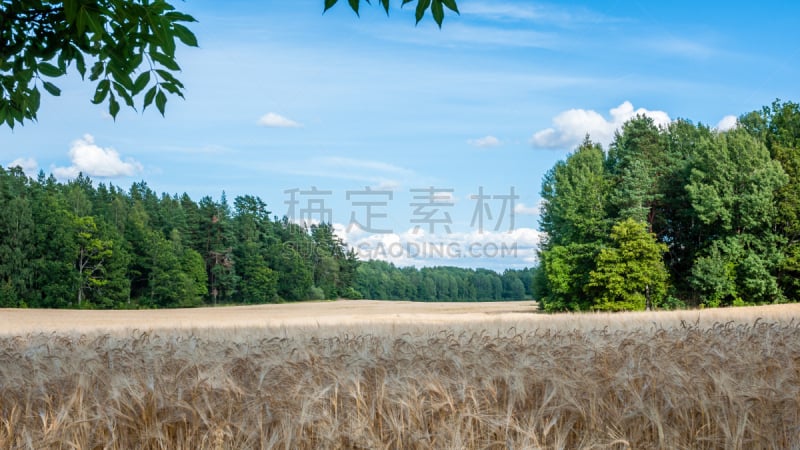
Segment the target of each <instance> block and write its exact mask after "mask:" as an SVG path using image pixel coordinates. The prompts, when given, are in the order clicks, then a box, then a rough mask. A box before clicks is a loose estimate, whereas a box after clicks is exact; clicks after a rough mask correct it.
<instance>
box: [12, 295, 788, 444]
mask: <svg viewBox="0 0 800 450" xmlns="http://www.w3.org/2000/svg"><path fill="white" fill-rule="evenodd" d="M327 305H332V306H327ZM372 305H373V304H372V303H365V304H364V307H365V308H367V309H366V310H365V311H367V310H368V309H369V308H370V307H372ZM384 305H385V304H384ZM512 305H513V304H512ZM512 305H505V306H503V305H501V304H497V305H489V306H488V308H489V309H490V310H492V313H491V314H484V313H481V312H477V311H467V312H464V311H461V312H458V311H450V312H448V313H447V314H451V315H452V314H454V315H455V316H456V317H455V318H453V319H451V320H450V321H449V322H448V321H445V316H444V315H443V314H445V313H442V312H439V313H437V312H435V311H434V312H430V311H428V312H425V311H424V310H420V311H413V312H411V311H409V310H402V305H400V304H388V305H386V308H389V309H391V308H400V310H397V309H392V310H391V311H388V312H387V313H386V314H387V315H381V314H378V313H375V314H371V313H369V312H365V313H364V316H366V321H358V320H356V319H347V320H345V318H346V317H350V314H353V315H354V316H355V317H356V318H357V317H358V308H356V309H354V310H352V311H350V312H349V313H344V312H342V313H341V314H340V316H341V317H340V319H342V322H344V324H343V325H335V324H334V323H333V322H335V320H331V321H330V322H328V321H327V319H326V320H323V321H322V322H320V320H321V318H320V317H318V316H317V317H314V316H311V317H306V318H297V322H292V321H291V320H289V319H291V317H289V316H286V317H283V318H279V317H282V316H281V314H282V313H280V314H279V313H276V314H273V315H272V319H269V320H268V319H265V318H261V319H260V320H261V321H262V322H259V323H260V325H258V326H254V325H253V324H252V323H250V322H245V324H246V325H247V326H237V327H230V326H229V327H218V328H209V327H203V326H201V325H200V322H198V321H194V322H187V323H184V324H183V326H184V328H180V329H175V330H168V329H164V328H161V327H159V326H157V325H159V324H152V323H150V324H149V325H150V326H148V327H146V328H147V330H146V331H131V330H121V329H120V330H117V331H111V332H108V331H100V329H101V328H104V327H103V326H100V327H99V328H98V325H97V324H95V328H93V329H92V328H90V327H88V325H81V326H80V327H77V329H78V330H79V331H77V332H76V331H68V329H70V327H69V326H68V325H67V326H66V327H63V326H62V328H61V330H62V331H59V332H50V331H49V330H46V329H44V328H41V326H40V328H39V329H38V331H36V332H33V330H29V331H31V332H30V333H29V332H28V331H26V333H28V334H19V335H16V336H14V335H13V334H14V333H11V334H12V335H9V336H7V337H0V448H4V449H5V448H26V449H27V448H31V449H42V448H63V449H68V448H69V449H95V448H98V449H100V448H107V449H166V448H169V449H173V448H176V449H233V448H236V449H239V448H280V449H317V448H322V449H325V448H370V449H372V448H378V449H379V448H404V449H405V448H420V449H421V448H453V449H462V448H468V449H484V448H488V449H493V448H497V449H501V448H514V449H535V448H546V449H562V448H563V449H573V448H610V449H624V448H634V449H641V448H664V449H697V448H700V449H702V448H714V449H716V448H720V449H723V448H724V449H754V448H755V449H761V448H765V449H767V448H774V449H792V448H800V323H798V322H797V321H796V320H795V319H796V318H797V317H798V316H800V310H798V308H797V307H795V306H784V307H772V308H762V309H753V308H741V309H729V310H716V311H702V312H697V311H694V312H680V313H663V314H662V313H659V314H653V313H643V314H618V315H599V314H597V315H563V316H545V315H538V314H530V313H527V314H522V313H515V312H513V311H515V310H518V308H517V307H518V306H520V305H519V304H516V305H513V306H512ZM305 307H306V306H304V307H303V308H305ZM353 307H354V304H353V303H352V302H348V303H342V304H339V305H336V304H316V306H313V307H312V309H313V308H316V309H315V310H316V312H317V314H324V313H325V312H331V311H332V310H331V309H328V310H326V308H343V310H344V309H348V308H353ZM414 307H415V308H418V307H420V306H414ZM434 308H437V307H434ZM438 308H445V309H446V308H447V307H446V306H440V307H438ZM514 308H517V309H514ZM216 311H221V310H216ZM225 311H226V312H222V313H219V312H218V313H217V317H218V318H220V317H224V316H225V315H226V314H233V313H231V312H230V311H231V310H228V309H226V310H225ZM247 311H248V313H247V314H246V315H247V316H248V317H250V318H251V319H252V316H253V315H254V314H255V312H256V311H262V310H261V309H259V310H247ZM266 311H269V308H266V309H264V310H263V312H264V314H267V312H266ZM302 311H303V312H304V313H308V312H310V310H306V309H302ZM6 312H7V311H3V312H2V313H0V314H3V315H4V314H5V313H6ZM33 313H37V312H36V311H34V312H33ZM126 313H127V312H126ZM204 313H205V312H203V311H198V312H197V314H204ZM106 314H108V313H106ZM220 314H221V316H220ZM332 314H333V313H332ZM425 314H429V315H427V316H426V315H425ZM334 315H335V314H334ZM473 315H477V316H473ZM17 319H20V317H17ZM422 319H427V322H426V321H424V320H422ZM20 320H21V319H20ZM253 320H255V319H253ZM20 323H21V322H20ZM144 323H147V322H138V323H136V324H144ZM226 324H227V325H231V323H226ZM112 325H115V324H112ZM127 325H128V326H130V325H131V323H130V322H128V324H127ZM218 325H222V324H218ZM141 328H142V329H144V328H145V327H144V326H141ZM23 329H24V328H23ZM8 331H9V330H6V332H8Z"/></svg>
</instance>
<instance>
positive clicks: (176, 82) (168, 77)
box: [156, 69, 184, 88]
mask: <svg viewBox="0 0 800 450" xmlns="http://www.w3.org/2000/svg"><path fill="white" fill-rule="evenodd" d="M156 73H158V75H159V76H160V77H161V79H163V80H164V81H167V82H169V83H172V84H174V85H175V86H178V87H181V88H182V87H184V86H183V83H181V82H180V81H179V80H178V79H177V78H175V77H174V76H173V75H172V74H171V73H169V72H167V71H166V70H162V69H156Z"/></svg>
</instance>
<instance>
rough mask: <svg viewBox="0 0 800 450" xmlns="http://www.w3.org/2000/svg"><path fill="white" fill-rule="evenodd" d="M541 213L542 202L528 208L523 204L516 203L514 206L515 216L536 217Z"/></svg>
mask: <svg viewBox="0 0 800 450" xmlns="http://www.w3.org/2000/svg"><path fill="white" fill-rule="evenodd" d="M541 211H542V201H539V203H537V204H535V205H533V206H528V205H526V204H524V203H517V204H516V205H514V213H515V214H523V215H530V216H538V215H539V213H541Z"/></svg>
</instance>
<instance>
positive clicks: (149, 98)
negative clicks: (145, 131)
mask: <svg viewBox="0 0 800 450" xmlns="http://www.w3.org/2000/svg"><path fill="white" fill-rule="evenodd" d="M157 91H158V86H153V87H151V88H150V89H149V90H148V91H147V93H146V94H144V105H143V106H142V112H144V110H146V109H147V107H148V106H150V105H151V104H152V103H153V99H155V98H156V92H157Z"/></svg>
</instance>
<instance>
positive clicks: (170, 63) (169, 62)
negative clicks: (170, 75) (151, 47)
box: [150, 51, 181, 70]
mask: <svg viewBox="0 0 800 450" xmlns="http://www.w3.org/2000/svg"><path fill="white" fill-rule="evenodd" d="M150 57H151V58H153V59H154V60H155V61H156V62H157V63H159V64H161V65H162V66H164V67H166V68H167V69H169V70H181V68H180V66H179V65H178V63H176V62H175V59H173V58H170V57H169V56H167V55H165V54H163V53H159V52H157V51H152V52H150Z"/></svg>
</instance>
